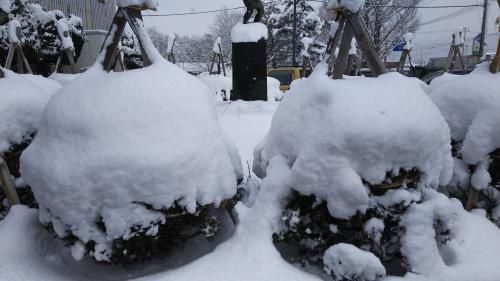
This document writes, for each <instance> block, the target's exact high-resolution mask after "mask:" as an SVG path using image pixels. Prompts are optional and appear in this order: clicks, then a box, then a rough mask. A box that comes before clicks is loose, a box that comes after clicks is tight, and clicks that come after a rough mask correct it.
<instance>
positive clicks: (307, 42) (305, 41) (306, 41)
mask: <svg viewBox="0 0 500 281" xmlns="http://www.w3.org/2000/svg"><path fill="white" fill-rule="evenodd" d="M300 42H301V43H302V51H301V56H303V57H310V56H311V55H310V54H309V46H311V44H312V43H313V42H314V40H313V39H312V38H309V37H303V38H302V39H301V40H300Z"/></svg>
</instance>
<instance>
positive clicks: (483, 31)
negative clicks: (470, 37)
mask: <svg viewBox="0 0 500 281" xmlns="http://www.w3.org/2000/svg"><path fill="white" fill-rule="evenodd" d="M483 1H484V6H483V24H482V27H481V43H480V44H479V57H480V58H482V57H483V56H484V47H485V43H486V42H485V41H486V25H487V21H488V6H489V3H488V0H483Z"/></svg>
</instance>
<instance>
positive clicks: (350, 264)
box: [323, 243, 386, 281]
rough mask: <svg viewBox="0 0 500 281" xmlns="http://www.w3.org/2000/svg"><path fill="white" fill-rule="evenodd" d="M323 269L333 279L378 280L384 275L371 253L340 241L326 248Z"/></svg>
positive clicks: (379, 264)
mask: <svg viewBox="0 0 500 281" xmlns="http://www.w3.org/2000/svg"><path fill="white" fill-rule="evenodd" d="M323 261H324V263H325V270H326V272H328V274H333V275H334V276H335V280H359V281H378V280H382V278H384V277H385V274H386V273H385V268H384V266H383V265H382V263H381V262H380V260H379V259H378V258H377V257H376V256H375V255H374V254H372V253H370V252H366V251H363V250H360V249H359V248H357V247H356V246H353V245H351V244H344V243H340V244H337V245H334V246H332V247H330V248H329V249H328V250H326V252H325V255H324V256H323Z"/></svg>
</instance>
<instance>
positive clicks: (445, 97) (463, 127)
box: [430, 64, 500, 215]
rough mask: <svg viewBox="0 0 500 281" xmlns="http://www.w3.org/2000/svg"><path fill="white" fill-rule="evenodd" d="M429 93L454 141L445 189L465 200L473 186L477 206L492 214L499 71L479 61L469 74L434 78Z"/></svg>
mask: <svg viewBox="0 0 500 281" xmlns="http://www.w3.org/2000/svg"><path fill="white" fill-rule="evenodd" d="M430 95H431V98H432V100H433V101H434V102H435V103H436V105H437V106H438V107H439V108H440V110H441V111H442V113H443V115H444V117H445V119H446V121H447V122H448V124H449V126H450V129H451V137H452V139H453V143H454V149H453V152H454V156H455V172H454V176H453V180H452V181H451V183H450V185H449V186H448V187H447V188H446V191H447V192H449V193H450V194H451V195H453V196H455V197H457V198H459V199H460V200H461V201H462V202H464V203H465V202H466V200H467V194H468V190H469V188H470V185H472V186H473V187H474V188H476V189H478V190H481V198H480V199H481V200H480V202H479V203H478V205H477V207H480V208H485V209H486V210H487V211H488V213H489V214H490V215H493V214H492V213H491V211H492V210H493V208H495V207H496V206H497V205H498V204H499V200H500V193H499V192H498V190H497V188H499V187H500V169H499V166H500V155H499V154H500V153H499V151H500V150H499V149H500V127H499V126H498V123H499V122H500V114H499V112H500V74H491V73H490V72H489V71H488V65H487V64H481V65H479V66H478V67H477V68H476V70H474V71H473V72H472V73H471V74H469V75H465V76H448V77H447V78H446V79H440V80H437V81H433V83H432V84H431V93H430Z"/></svg>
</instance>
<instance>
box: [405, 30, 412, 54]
mask: <svg viewBox="0 0 500 281" xmlns="http://www.w3.org/2000/svg"><path fill="white" fill-rule="evenodd" d="M404 48H405V50H408V51H411V50H412V49H413V33H411V32H409V33H406V34H405V47H404Z"/></svg>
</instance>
